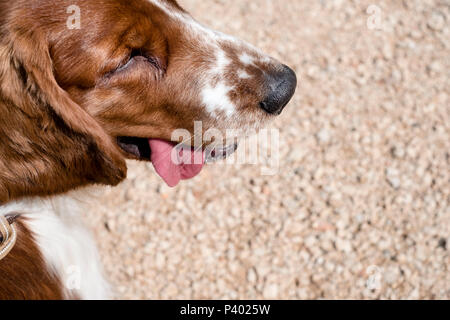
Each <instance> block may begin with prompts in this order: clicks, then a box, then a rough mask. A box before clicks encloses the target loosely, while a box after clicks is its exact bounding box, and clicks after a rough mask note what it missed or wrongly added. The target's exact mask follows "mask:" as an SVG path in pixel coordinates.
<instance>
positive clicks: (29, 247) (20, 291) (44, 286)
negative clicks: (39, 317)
mask: <svg viewBox="0 0 450 320" xmlns="http://www.w3.org/2000/svg"><path fill="white" fill-rule="evenodd" d="M14 226H15V228H16V230H17V235H18V237H17V243H16V245H15V246H14V248H13V249H12V251H11V252H10V253H9V254H8V255H7V256H6V258H5V259H3V260H2V261H1V263H0V274H1V276H0V300H23V299H27V300H41V299H51V300H55V299H63V298H64V296H63V292H62V290H61V288H62V284H61V281H60V280H59V279H58V278H57V277H55V276H54V275H53V274H51V273H50V272H49V271H48V268H47V266H46V265H45V261H44V260H43V259H42V256H41V253H40V252H39V249H38V248H37V246H36V245H35V244H34V239H33V235H32V233H31V232H30V230H28V229H27V227H26V226H25V224H24V223H23V219H19V220H18V221H16V222H15V224H14Z"/></svg>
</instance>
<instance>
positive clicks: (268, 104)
mask: <svg viewBox="0 0 450 320" xmlns="http://www.w3.org/2000/svg"><path fill="white" fill-rule="evenodd" d="M266 83H267V94H266V98H265V99H264V100H263V101H261V102H260V103H259V106H260V107H261V109H263V110H264V111H265V112H267V113H269V114H274V115H279V114H280V113H281V112H282V111H283V109H284V107H286V105H287V104H288V103H289V101H290V100H291V98H292V96H293V95H294V92H295V88H296V87H297V76H296V75H295V72H294V71H293V70H292V69H291V68H289V67H288V66H283V68H282V70H278V71H276V72H271V73H268V74H267V75H266Z"/></svg>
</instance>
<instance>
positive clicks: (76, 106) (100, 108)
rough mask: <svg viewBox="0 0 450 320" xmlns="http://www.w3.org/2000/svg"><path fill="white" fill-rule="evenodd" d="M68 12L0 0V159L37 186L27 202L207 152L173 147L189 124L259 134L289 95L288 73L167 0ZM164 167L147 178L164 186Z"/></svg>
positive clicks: (83, 4)
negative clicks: (171, 155)
mask: <svg viewBox="0 0 450 320" xmlns="http://www.w3.org/2000/svg"><path fill="white" fill-rule="evenodd" d="M73 3H74V2H73V1H64V0H56V1H54V0H53V1H50V0H36V1H24V0H17V1H14V2H10V1H6V0H0V36H1V40H0V77H1V84H0V110H1V111H2V112H3V113H4V114H5V115H6V117H5V119H4V121H1V120H0V133H1V134H3V135H9V136H11V138H10V139H9V140H11V141H9V142H8V143H5V142H3V143H0V147H1V148H3V150H2V152H10V153H14V155H13V156H12V155H11V156H9V158H8V157H7V159H0V166H1V167H4V168H5V167H7V166H8V163H10V162H11V161H13V160H18V159H19V158H21V157H28V159H27V161H22V162H21V163H23V164H22V165H21V166H23V167H21V168H18V169H20V170H18V171H21V170H22V171H25V175H26V176H27V179H28V182H30V183H38V184H42V178H43V176H44V180H45V185H46V186H44V187H42V190H41V191H39V188H38V187H36V189H35V190H38V191H32V190H31V189H32V188H31V187H27V188H28V192H27V194H30V193H33V194H39V193H44V194H45V193H53V192H62V191H66V189H70V188H73V187H76V186H78V185H82V184H86V183H92V182H99V183H105V184H112V185H113V184H116V183H118V182H119V181H121V180H122V179H123V178H124V176H125V171H126V166H125V162H124V159H125V158H131V159H146V160H150V159H151V158H155V159H156V158H158V159H159V160H161V158H162V157H161V156H162V155H163V154H164V153H165V152H167V150H170V146H171V145H172V144H173V143H176V142H183V143H184V144H189V145H192V147H196V148H199V147H205V145H207V144H208V143H210V142H211V141H209V142H206V143H205V142H204V141H202V140H201V141H202V142H201V146H198V145H194V140H195V139H191V140H189V141H173V139H174V137H173V132H174V131H175V130H177V129H184V130H186V131H188V132H190V133H191V134H192V137H194V123H195V122H196V121H199V122H201V123H202V131H203V132H204V131H206V130H208V129H210V128H215V129H217V130H218V131H219V132H224V131H225V130H227V129H240V130H241V131H242V132H245V131H246V130H250V129H252V130H254V129H259V128H261V127H262V126H264V125H265V124H266V123H267V122H268V121H270V120H271V119H273V118H274V117H275V116H277V115H279V114H280V113H281V111H282V110H283V108H284V107H285V106H286V104H287V103H288V102H289V100H290V99H291V97H292V95H293V93H294V91H295V87H296V76H295V74H294V72H293V71H292V70H291V69H289V68H288V67H286V66H284V65H282V64H281V63H279V62H277V61H276V60H274V59H272V58H270V57H269V56H267V55H265V54H263V53H262V52H260V51H259V50H258V49H256V48H254V47H252V46H251V45H249V44H246V43H244V42H242V41H240V40H237V39H235V38H233V37H230V36H227V35H224V34H221V33H218V32H215V31H212V30H209V29H207V28H205V27H204V26H202V25H201V24H199V23H198V22H196V21H195V20H194V19H193V18H192V17H191V16H190V15H189V14H188V13H187V12H185V11H184V10H183V9H182V8H181V7H180V6H179V5H178V4H177V3H176V2H175V1H174V0H102V1H89V0H79V1H76V5H73ZM11 121H12V123H11ZM14 122H16V124H14ZM17 122H20V123H17ZM16 125H17V126H20V127H21V129H18V128H16V127H15V126H16ZM196 134H198V133H196ZM176 139H178V138H176ZM212 140H213V139H212ZM171 141H172V142H171ZM228 149H229V148H228ZM228 149H227V148H226V146H225V147H224V150H228ZM25 151H27V152H25ZM216 151H217V150H216ZM4 158H5V157H4ZM202 160H204V157H202ZM165 166H166V164H162V165H160V166H159V167H158V166H156V167H157V171H158V172H159V173H160V174H161V175H162V176H163V178H167V176H165V173H164V172H162V171H164V170H170V168H169V169H167V168H164V167H165ZM0 169H2V168H0ZM5 169H6V168H5ZM51 170H53V171H55V172H54V173H50V172H49V171H51ZM194 170H196V169H195V168H194ZM0 171H1V170H0ZM7 171H8V170H7ZM9 172H10V173H9V175H11V176H12V178H14V179H17V177H14V171H11V170H9ZM166 173H167V172H166ZM4 175H5V174H4ZM58 176H61V177H60V180H61V181H60V183H59V182H58V181H57V180H58V179H56V181H48V180H49V179H54V178H56V177H58ZM62 176H64V178H62ZM2 178H3V179H2V180H3V181H4V180H5V178H6V177H5V176H3V177H2ZM50 185H53V187H52V188H50V189H54V190H49V186H50ZM54 185H58V186H56V187H54ZM1 188H2V187H1V186H0V191H3V190H1ZM4 188H5V187H4ZM13 189H14V190H15V189H17V188H11V187H9V189H8V190H6V192H8V193H13V194H15V193H18V192H15V191H14V190H13ZM18 189H20V188H18ZM22 189H23V186H22ZM19 193H20V192H19ZM0 200H1V197H0Z"/></svg>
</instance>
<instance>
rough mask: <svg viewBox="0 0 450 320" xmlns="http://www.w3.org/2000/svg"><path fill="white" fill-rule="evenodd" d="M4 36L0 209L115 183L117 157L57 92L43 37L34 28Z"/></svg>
mask: <svg viewBox="0 0 450 320" xmlns="http://www.w3.org/2000/svg"><path fill="white" fill-rule="evenodd" d="M0 31H2V32H0V35H2V33H3V35H5V30H0ZM6 35H7V36H6V37H3V39H2V40H0V113H2V115H1V116H0V136H1V137H2V138H1V139H0V203H1V202H4V201H8V200H12V199H14V198H18V197H22V196H33V195H51V194H55V193H61V192H66V191H69V190H70V189H73V188H76V187H79V186H82V185H86V184H90V183H100V184H107V185H116V184H118V183H119V182H120V181H122V180H123V179H124V178H125V177H126V164H125V159H124V157H123V156H122V154H121V152H120V150H119V149H118V147H117V145H116V144H115V142H114V141H113V139H112V138H111V137H110V136H109V135H108V134H107V133H106V132H105V131H104V130H103V128H102V127H101V125H100V124H99V123H97V121H96V120H95V119H94V118H93V117H91V116H90V115H89V114H88V113H87V112H86V111H85V110H83V109H82V108H81V107H80V106H79V105H78V104H77V103H75V102H74V101H73V100H72V99H71V98H70V96H69V95H68V93H67V92H66V91H64V90H63V89H62V88H61V87H60V86H59V85H58V83H57V81H56V79H55V76H54V74H53V64H52V59H51V56H50V49H49V45H48V41H47V39H46V37H45V36H44V35H43V34H42V33H40V32H39V31H38V30H37V29H36V30H17V32H14V33H11V32H8V34H6Z"/></svg>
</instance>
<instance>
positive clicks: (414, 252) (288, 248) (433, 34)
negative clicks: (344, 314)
mask: <svg viewBox="0 0 450 320" xmlns="http://www.w3.org/2000/svg"><path fill="white" fill-rule="evenodd" d="M180 2H181V4H182V5H184V6H185V7H186V8H187V9H188V10H189V11H191V13H192V14H193V15H194V16H195V17H196V18H197V19H198V20H200V21H201V22H203V23H205V24H207V25H209V26H211V27H214V28H216V29H218V30H221V31H223V32H226V33H230V34H233V35H237V36H239V37H241V38H243V39H245V40H247V41H249V42H251V43H253V44H255V45H257V46H258V47H261V48H262V49H263V50H264V51H266V52H268V53H270V54H271V55H273V56H275V57H277V58H279V59H280V60H281V61H284V62H286V63H287V64H288V65H290V66H291V67H293V68H294V69H295V70H296V71H297V73H298V75H299V78H300V82H299V88H298V92H297V94H296V96H295V98H294V100H293V102H292V103H291V104H290V105H289V106H288V108H287V109H286V110H285V112H284V113H283V115H282V116H280V118H279V119H277V120H276V122H275V123H273V125H272V127H273V128H278V129H279V130H280V139H281V143H280V154H281V156H280V167H279V172H278V174H276V175H273V176H264V175H261V170H260V167H259V166H255V165H241V166H231V165H226V164H224V163H219V164H216V165H214V166H208V167H207V168H206V169H205V170H204V171H203V172H202V174H201V175H200V176H199V177H197V178H196V179H194V180H192V181H188V182H184V183H183V184H182V185H181V186H179V187H178V188H176V189H169V188H168V187H166V186H164V185H163V183H162V181H161V179H160V178H158V177H157V176H156V175H155V173H154V171H153V169H152V167H151V165H147V164H142V163H130V165H129V167H130V173H129V179H128V180H127V181H126V182H124V183H123V184H122V185H121V186H120V187H118V188H115V189H108V190H105V191H104V192H102V193H101V195H100V200H101V202H102V204H101V205H99V206H96V207H93V208H92V209H91V210H90V211H89V212H87V213H86V217H89V219H87V222H88V224H89V225H90V226H91V227H92V229H93V230H94V232H95V235H96V237H97V240H98V242H99V247H100V251H101V255H102V260H103V262H104V265H105V271H106V274H107V276H108V278H109V279H110V280H111V282H112V283H113V284H114V285H115V287H116V291H117V298H123V299H135V298H138V299H141V298H145V299H162V298H163V299H191V298H195V299H210V298H215V299H268V298H282V299H306V298H308V299H316V298H326V299H336V298H356V299H360V298H368V299H369V298H382V299H393V298H401V299H414V298H425V299H449V298H450V272H449V271H450V270H449V267H450V159H449V158H450V157H449V152H450V151H449V150H450V100H449V88H450V83H449V79H450V27H449V24H450V1H448V0H407V1H406V0H404V1H400V0H398V1H397V0H395V1H394V0H391V1H388V0H382V1H377V4H376V6H373V5H372V4H373V2H371V1H343V0H321V1H308V0H251V1H250V0H248V1H242V0H214V1H211V0H210V1H204V0H183V1H180ZM367 10H368V11H367ZM378 17H379V19H378Z"/></svg>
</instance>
